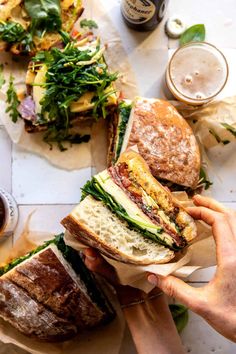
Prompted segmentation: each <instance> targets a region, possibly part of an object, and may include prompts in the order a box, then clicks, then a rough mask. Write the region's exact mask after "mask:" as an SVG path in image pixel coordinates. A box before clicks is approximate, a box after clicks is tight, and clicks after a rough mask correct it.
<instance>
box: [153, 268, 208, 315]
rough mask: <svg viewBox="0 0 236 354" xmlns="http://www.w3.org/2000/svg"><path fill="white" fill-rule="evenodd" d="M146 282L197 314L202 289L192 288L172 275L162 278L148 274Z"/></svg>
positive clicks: (200, 305)
mask: <svg viewBox="0 0 236 354" xmlns="http://www.w3.org/2000/svg"><path fill="white" fill-rule="evenodd" d="M148 281H149V282H150V283H151V284H153V285H155V286H157V287H158V288H160V289H161V290H162V291H163V292H164V293H165V294H166V295H168V296H169V297H174V298H175V299H176V300H178V301H180V302H181V303H183V304H184V305H185V306H187V307H188V308H190V309H191V310H193V311H195V312H198V311H199V310H200V309H201V307H202V305H203V304H202V289H201V288H194V287H192V286H189V285H188V284H186V283H185V282H184V281H183V280H180V279H178V278H176V277H174V276H172V275H169V276H167V277H164V276H162V275H156V274H150V275H148Z"/></svg>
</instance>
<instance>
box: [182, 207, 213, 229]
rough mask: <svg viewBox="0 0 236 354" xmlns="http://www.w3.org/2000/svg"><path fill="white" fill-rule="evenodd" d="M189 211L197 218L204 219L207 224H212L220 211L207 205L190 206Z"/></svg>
mask: <svg viewBox="0 0 236 354" xmlns="http://www.w3.org/2000/svg"><path fill="white" fill-rule="evenodd" d="M187 211H188V213H189V214H190V215H191V216H192V217H193V218H194V219H196V220H203V221H204V222H205V223H206V224H208V225H210V226H212V225H213V224H214V222H215V221H216V219H217V217H218V215H219V213H217V212H216V211H213V210H211V209H208V208H205V207H200V206H199V207H188V208H187Z"/></svg>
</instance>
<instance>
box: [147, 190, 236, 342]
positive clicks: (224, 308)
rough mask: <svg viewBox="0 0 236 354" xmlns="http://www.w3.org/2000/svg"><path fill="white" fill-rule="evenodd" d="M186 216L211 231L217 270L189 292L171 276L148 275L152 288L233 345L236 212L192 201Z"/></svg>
mask: <svg viewBox="0 0 236 354" xmlns="http://www.w3.org/2000/svg"><path fill="white" fill-rule="evenodd" d="M193 200H194V204H195V205H196V207H190V208H188V212H189V214H190V215H191V216H192V217H193V218H194V219H197V220H203V221H204V222H206V223H207V224H208V225H210V226H211V227H212V233H213V236H214V239H215V242H216V257H217V269H216V273H215V275H214V277H213V279H212V280H211V281H210V282H209V283H208V284H207V285H206V286H204V287H202V288H193V287H191V286H189V285H187V284H186V283H185V282H184V281H182V280H180V279H178V278H176V277H174V276H167V277H164V276H160V275H158V276H156V275H154V274H151V275H148V280H149V282H150V283H152V284H153V285H156V286H158V287H159V288H161V289H162V290H163V291H164V292H165V293H166V294H167V295H168V296H170V297H174V298H176V299H177V300H178V301H180V302H182V303H183V304H185V305H186V306H188V307H189V308H190V309H191V310H193V311H194V312H196V313H197V314H198V315H200V316H202V317H203V318H204V319H205V320H206V321H207V322H208V323H209V324H210V325H211V326H212V327H213V328H215V329H216V330H217V331H218V332H219V333H221V334H222V335H223V336H225V337H227V338H228V339H230V340H232V341H234V342H236V281H235V279H236V275H235V271H236V212H235V211H233V210H229V209H226V208H225V207H224V206H223V205H221V204H219V203H218V202H216V201H214V200H213V199H211V198H206V197H203V196H200V195H196V196H195V197H194V199H193Z"/></svg>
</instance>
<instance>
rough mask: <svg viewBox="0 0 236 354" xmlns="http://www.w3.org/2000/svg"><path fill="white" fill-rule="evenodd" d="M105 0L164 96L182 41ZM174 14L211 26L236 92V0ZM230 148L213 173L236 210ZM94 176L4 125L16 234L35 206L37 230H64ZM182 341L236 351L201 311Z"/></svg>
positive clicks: (0, 168) (182, 3)
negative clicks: (52, 158)
mask: <svg viewBox="0 0 236 354" xmlns="http://www.w3.org/2000/svg"><path fill="white" fill-rule="evenodd" d="M100 1H101V2H102V3H103V4H104V5H105V6H106V8H107V10H108V11H109V14H110V16H111V18H112V19H113V21H114V24H115V26H116V27H117V29H118V31H119V32H120V34H121V37H122V40H123V43H124V47H125V49H126V51H127V55H128V56H129V58H130V60H131V62H132V65H133V68H134V70H135V72H136V75H137V81H138V84H139V88H140V93H141V94H142V95H145V96H149V97H151V96H156V97H164V95H165V93H164V91H163V85H162V83H163V74H164V72H165V67H166V63H167V60H168V48H175V47H177V45H178V41H173V40H168V39H167V37H166V36H165V34H164V31H163V26H164V22H163V23H162V24H161V25H160V26H159V27H158V29H157V30H155V31H153V32H152V33H137V32H134V31H133V30H130V29H128V28H127V27H126V26H125V25H124V23H123V22H122V18H121V15H120V11H119V4H120V1H119V0H100ZM169 14H171V15H173V14H180V15H181V16H183V18H185V19H186V22H187V23H188V24H189V25H192V24H195V23H204V24H205V25H206V30H207V40H208V41H209V42H212V43H214V44H215V45H217V46H219V47H220V48H221V49H222V50H223V51H224V53H225V54H226V56H227V59H228V61H229V65H230V78H229V81H228V84H227V86H226V88H225V92H224V95H234V94H235V95H236V85H235V77H236V66H235V62H236V36H235V31H236V3H235V0H225V1H221V0H215V1H213V0H209V1H205V0H198V1H189V0H170V6H169ZM224 149H225V150H224V151H222V149H221V151H217V148H216V149H214V150H212V151H210V152H209V154H210V157H211V159H212V161H213V164H214V167H215V170H216V172H217V173H215V174H213V175H212V176H211V178H212V179H213V181H214V186H213V188H212V195H213V196H214V197H215V198H217V199H218V200H220V201H222V202H224V203H225V204H226V205H228V206H230V207H233V208H235V209H236V188H235V176H236V161H235V157H234V155H235V153H234V152H235V145H233V144H230V145H227V146H225V147H224ZM228 151H230V154H228ZM226 154H227V158H226ZM229 155H230V156H229ZM90 176H91V170H90V169H84V170H82V171H74V172H67V171H62V170H60V169H57V168H55V167H53V166H51V165H49V164H48V163H47V162H46V161H45V160H43V159H42V158H40V157H38V156H34V155H31V154H30V153H27V152H24V151H22V150H21V149H19V148H18V147H16V146H14V147H13V148H12V145H11V142H10V141H9V139H8V137H7V135H6V133H5V131H4V129H3V128H2V127H0V186H1V187H3V188H5V189H6V190H8V191H10V192H12V193H13V195H14V197H15V198H16V200H17V202H18V204H19V209H20V220H19V224H18V227H17V230H16V235H15V237H18V236H19V234H20V233H21V232H22V229H23V225H24V222H25V220H26V219H27V217H28V215H29V214H30V212H31V211H33V210H35V212H34V214H33V216H32V219H31V224H30V226H31V228H32V230H39V231H49V232H53V233H57V232H61V231H62V227H61V225H60V223H59V222H60V220H61V218H62V217H63V216H64V215H66V214H67V213H68V212H69V211H70V210H71V208H72V206H73V204H75V203H77V202H78V201H79V199H80V187H81V186H82V185H83V184H84V183H85V181H86V180H87V179H89V178H90ZM213 275H214V268H210V269H206V270H200V271H198V272H195V273H194V274H193V275H192V276H191V277H190V278H189V281H191V282H192V284H193V285H198V286H203V285H204V283H206V282H207V281H209V280H210V279H211V277H212V276H213ZM182 339H183V343H184V345H185V348H186V352H188V353H192V354H202V353H204V354H211V353H219V354H220V353H221V354H233V353H235V352H236V345H234V344H232V343H230V342H229V341H227V340H226V339H224V338H223V337H221V336H220V335H219V334H217V333H216V332H215V331H214V330H213V329H211V328H210V327H209V326H208V324H206V323H205V322H204V321H203V320H202V319H201V318H200V317H199V316H197V315H195V314H191V315H190V322H189V324H188V326H187V328H186V329H185V330H184V332H183V334H182ZM1 347H2V346H0V350H1ZM13 353H14V351H13V349H9V354H13ZM131 353H134V350H133V349H132V348H130V351H129V354H131ZM68 354H69V353H68ZM121 354H123V353H121ZM127 354H128V352H127ZM160 354H161V353H160ZM173 354H174V353H173Z"/></svg>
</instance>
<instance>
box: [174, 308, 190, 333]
mask: <svg viewBox="0 0 236 354" xmlns="http://www.w3.org/2000/svg"><path fill="white" fill-rule="evenodd" d="M169 309H170V312H171V315H172V317H173V320H174V322H175V325H176V328H177V331H178V333H181V332H182V330H183V329H184V328H185V327H186V326H187V324H188V309H187V307H185V306H183V305H178V304H170V305H169Z"/></svg>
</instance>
